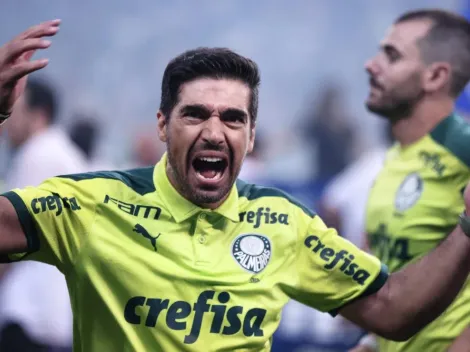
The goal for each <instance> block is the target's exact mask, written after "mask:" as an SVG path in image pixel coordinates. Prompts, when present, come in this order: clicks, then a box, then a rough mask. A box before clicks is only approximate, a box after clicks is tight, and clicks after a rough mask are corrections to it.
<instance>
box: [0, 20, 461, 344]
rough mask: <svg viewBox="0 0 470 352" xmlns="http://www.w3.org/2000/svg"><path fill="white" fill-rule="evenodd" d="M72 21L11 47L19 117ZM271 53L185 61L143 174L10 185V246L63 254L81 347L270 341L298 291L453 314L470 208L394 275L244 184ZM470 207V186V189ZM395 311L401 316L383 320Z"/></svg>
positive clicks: (4, 105) (284, 201)
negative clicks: (157, 146) (33, 80)
mask: <svg viewBox="0 0 470 352" xmlns="http://www.w3.org/2000/svg"><path fill="white" fill-rule="evenodd" d="M58 26H59V21H51V22H45V23H43V24H40V25H38V26H35V27H32V28H31V29H29V30H27V31H26V32H24V33H22V34H20V35H19V36H18V37H16V38H15V39H13V40H12V41H11V42H10V43H8V44H6V45H5V46H3V47H2V48H1V49H0V73H1V74H0V77H1V79H2V81H1V82H0V112H1V116H2V118H3V119H7V118H8V117H9V114H10V113H11V111H12V110H13V105H14V102H15V101H16V100H17V99H18V97H20V96H21V93H22V88H23V87H24V83H25V80H26V75H27V74H28V73H30V72H33V71H36V70H39V69H41V68H43V67H45V66H46V65H47V61H44V60H33V61H29V60H30V58H31V54H30V51H31V50H36V49H42V48H46V47H48V46H49V45H50V42H44V40H43V39H42V37H44V36H50V35H54V34H56V33H57V31H58ZM259 81H260V78H259V73H258V69H257V66H256V64H255V63H254V62H253V61H251V60H250V59H247V58H245V57H242V56H240V55H238V54H236V53H234V52H232V51H230V50H228V49H220V48H215V49H209V48H200V49H196V50H191V51H187V52H185V53H183V54H181V55H179V56H177V57H176V58H174V59H173V60H172V61H171V62H170V63H169V64H168V66H167V67H166V69H165V72H164V75H163V80H162V96H161V102H160V110H159V111H158V113H157V118H158V135H159V138H160V139H161V140H162V141H163V142H165V143H166V144H167V151H168V152H167V154H165V155H164V157H163V158H162V160H161V161H160V162H159V163H158V164H157V165H156V166H155V167H149V168H144V169H137V170H131V171H129V172H102V173H88V174H76V175H70V176H63V177H56V178H51V179H49V180H47V181H46V182H44V183H43V184H42V185H41V186H39V187H29V188H25V189H15V190H13V191H11V192H7V193H5V194H4V196H2V197H0V251H1V253H2V254H3V256H4V257H5V259H9V260H18V259H23V258H25V256H27V259H31V260H38V261H44V262H48V263H51V264H54V265H56V266H57V267H58V268H59V269H60V270H61V271H62V272H63V273H64V274H65V277H66V280H67V284H68V287H69V292H70V295H71V301H72V307H73V312H74V314H75V316H74V348H75V350H76V351H87V352H88V351H115V350H132V351H148V350H152V351H185V350H186V351H201V350H203V351H208V350H210V351H214V350H226V351H231V350H251V351H268V350H269V349H270V347H271V346H270V344H271V337H272V335H273V332H274V331H275V329H276V328H277V326H278V324H279V319H280V312H281V309H282V307H283V306H284V305H285V303H286V302H287V301H288V300H289V299H295V300H297V301H299V302H301V303H304V304H307V305H309V306H311V307H313V308H316V309H319V310H322V311H328V312H330V313H331V314H337V313H340V314H342V315H343V316H344V317H346V318H348V319H350V320H352V321H353V322H355V323H356V324H358V325H360V326H361V327H363V328H364V329H368V330H371V331H373V332H375V333H377V334H379V335H382V336H385V337H387V338H389V339H396V340H406V339H408V338H410V337H411V336H412V335H413V334H415V333H417V332H418V331H419V330H420V329H422V328H423V327H424V326H425V325H427V324H428V323H429V322H431V321H432V320H433V319H435V318H436V317H438V316H439V314H440V313H442V312H443V311H444V310H445V309H446V308H447V307H448V305H449V304H450V303H451V302H452V300H453V299H454V298H455V297H456V295H457V294H458V292H459V291H460V289H461V287H462V285H463V284H464V282H465V279H466V277H467V276H468V273H469V271H470V217H467V216H462V220H461V223H460V224H459V225H457V226H456V227H455V229H454V230H453V231H452V233H451V234H450V235H449V236H448V237H447V239H446V240H444V241H443V242H442V244H441V245H440V246H439V247H438V248H437V249H436V250H435V251H433V252H432V253H430V254H429V255H427V256H425V257H424V258H423V259H422V260H420V261H418V262H417V263H415V264H413V265H410V266H408V267H407V268H405V269H403V270H402V271H399V272H397V273H394V274H392V275H391V276H390V277H388V275H387V273H386V272H385V271H384V268H383V266H382V265H381V263H380V262H379V261H378V259H377V258H375V257H373V256H371V255H369V254H367V253H365V252H362V251H361V250H359V249H358V248H357V247H355V246H354V245H352V244H351V243H350V242H348V241H346V240H344V239H343V238H341V237H340V236H337V234H336V232H335V231H334V230H330V229H328V228H326V226H325V225H324V224H323V222H322V221H321V219H320V218H319V217H318V216H315V214H313V213H312V212H311V211H309V210H308V209H306V208H305V207H304V206H302V205H301V204H299V203H297V202H296V201H294V200H293V199H291V198H290V197H289V196H287V195H286V194H284V193H282V192H280V191H277V190H275V189H270V188H262V187H258V186H255V185H250V184H246V183H244V182H242V181H237V180H236V179H237V175H238V172H239V170H240V167H241V165H242V162H243V159H244V158H245V156H246V154H247V153H249V152H250V151H251V150H252V148H253V143H254V138H255V125H256V116H257V108H258V86H259ZM465 201H466V206H467V210H469V211H470V188H469V189H468V191H466V192H465ZM384 317H387V319H384Z"/></svg>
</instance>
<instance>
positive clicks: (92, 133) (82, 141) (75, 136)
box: [69, 114, 100, 159]
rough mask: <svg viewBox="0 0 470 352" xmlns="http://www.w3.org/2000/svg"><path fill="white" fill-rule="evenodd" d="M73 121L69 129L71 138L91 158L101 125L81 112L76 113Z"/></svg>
mask: <svg viewBox="0 0 470 352" xmlns="http://www.w3.org/2000/svg"><path fill="white" fill-rule="evenodd" d="M73 121H74V122H73V124H72V125H71V126H70V129H69V135H70V139H71V140H72V141H73V142H74V143H75V145H76V146H77V147H79V148H80V150H82V151H83V153H84V154H85V155H86V157H87V158H88V159H90V158H91V157H92V156H93V154H94V152H95V149H96V144H97V142H98V138H99V132H100V131H99V127H98V125H97V124H96V123H95V122H94V121H93V120H92V119H91V118H88V117H87V116H82V115H81V114H75V116H74V117H73Z"/></svg>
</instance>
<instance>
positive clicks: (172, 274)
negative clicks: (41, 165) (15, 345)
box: [4, 156, 387, 352]
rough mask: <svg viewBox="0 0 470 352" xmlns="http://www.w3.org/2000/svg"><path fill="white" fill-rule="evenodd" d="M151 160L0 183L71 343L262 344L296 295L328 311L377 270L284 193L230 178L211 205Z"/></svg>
mask: <svg viewBox="0 0 470 352" xmlns="http://www.w3.org/2000/svg"><path fill="white" fill-rule="evenodd" d="M165 164H166V156H165V157H164V158H163V159H162V160H161V161H160V162H159V163H158V164H157V166H155V167H151V168H144V169H137V170H131V171H127V172H98V173H88V174H80V175H72V176H63V177H56V178H52V179H50V180H48V181H46V182H44V183H43V184H42V185H41V186H40V187H37V188H26V189H23V190H14V191H12V192H9V193H6V194H4V196H6V197H7V198H8V199H9V200H10V201H11V202H12V204H13V205H14V207H15V209H16V211H17V213H18V216H19V218H20V221H21V224H22V227H23V229H24V232H25V234H26V235H27V239H28V248H29V253H26V254H25V253H23V254H15V255H11V256H10V257H9V258H10V260H16V259H22V258H24V259H32V260H40V261H43V262H46V263H50V264H53V265H56V266H57V267H58V268H59V269H60V270H61V271H62V272H63V273H64V275H65V277H66V280H67V284H68V288H69V292H70V296H71V303H72V307H73V312H74V350H75V351H86V352H91V351H97V352H101V351H215V350H217V351H233V350H237V351H268V350H270V347H271V337H272V335H273V333H274V331H275V329H276V328H277V326H278V324H279V320H280V317H281V310H282V307H283V306H284V305H285V303H286V302H287V301H288V300H289V299H291V298H292V299H295V300H298V301H300V302H302V303H305V304H307V305H309V306H311V307H313V308H316V309H318V310H321V311H328V312H331V313H332V314H334V313H335V312H336V311H337V310H338V309H339V308H340V307H341V306H343V305H344V304H346V303H348V302H350V301H352V300H354V299H357V298H358V297H360V296H363V295H367V294H370V293H373V292H376V291H377V290H378V289H379V288H380V287H381V286H382V285H383V284H384V283H385V281H386V278H387V273H386V270H384V267H383V266H382V265H381V263H380V261H379V260H378V259H377V258H375V257H373V256H371V255H369V254H367V253H364V252H362V251H360V250H359V249H358V248H356V247H355V246H353V245H352V244H351V243H349V242H347V241H346V240H344V239H343V238H341V237H340V236H338V235H337V234H336V232H335V231H334V230H331V229H327V228H326V227H325V225H324V223H323V222H322V221H321V219H320V218H319V217H318V216H316V215H315V214H313V213H312V212H311V211H309V210H308V209H307V208H305V207H304V206H302V205H300V204H299V203H297V202H296V201H294V200H293V199H291V198H289V197H288V196H287V195H285V194H284V193H282V192H280V191H278V190H276V189H271V188H262V187H258V186H254V185H251V184H246V183H244V182H242V181H237V182H236V184H235V185H234V187H233V188H232V190H231V192H230V195H229V197H228V198H227V200H226V201H225V202H224V203H223V204H222V205H221V206H220V207H219V208H218V209H215V210H208V209H202V208H199V207H197V206H195V205H194V204H192V203H190V202H189V201H187V200H186V199H185V198H183V197H182V196H181V195H180V194H179V193H178V192H177V191H176V190H175V188H173V186H172V185H171V183H170V181H169V179H168V178H167V175H166V171H165Z"/></svg>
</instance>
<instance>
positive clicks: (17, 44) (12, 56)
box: [0, 20, 60, 114]
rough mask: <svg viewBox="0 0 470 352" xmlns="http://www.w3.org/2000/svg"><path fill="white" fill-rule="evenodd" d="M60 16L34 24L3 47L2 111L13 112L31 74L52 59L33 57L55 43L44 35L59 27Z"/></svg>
mask: <svg viewBox="0 0 470 352" xmlns="http://www.w3.org/2000/svg"><path fill="white" fill-rule="evenodd" d="M59 24H60V20H54V21H48V22H44V23H41V24H38V25H36V26H33V27H31V28H29V29H28V30H26V31H25V32H23V33H21V34H20V35H18V36H17V37H16V38H14V39H12V40H11V41H9V42H8V43H6V44H5V45H3V46H2V47H0V113H1V114H9V113H11V111H12V110H13V105H14V104H15V102H16V100H17V99H18V98H19V97H20V96H21V94H23V92H24V89H25V87H26V79H27V75H28V74H29V73H31V72H34V71H37V70H40V69H42V68H44V67H46V66H47V64H48V60H47V59H41V60H34V61H30V60H31V57H32V56H33V54H34V53H35V52H36V50H38V49H46V48H48V47H49V46H50V45H51V42H50V41H48V40H44V39H42V38H43V37H50V36H53V35H55V34H56V33H57V31H58V30H59Z"/></svg>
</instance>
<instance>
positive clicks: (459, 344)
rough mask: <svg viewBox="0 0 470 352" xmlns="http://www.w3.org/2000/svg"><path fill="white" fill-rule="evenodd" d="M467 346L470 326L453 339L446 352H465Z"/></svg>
mask: <svg viewBox="0 0 470 352" xmlns="http://www.w3.org/2000/svg"><path fill="white" fill-rule="evenodd" d="M468 346H470V326H468V327H467V328H466V329H465V330H464V331H463V332H462V333H461V334H460V335H459V337H457V338H456V339H455V341H454V342H453V343H452V344H451V345H450V347H449V349H448V350H447V352H467V351H468Z"/></svg>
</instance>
